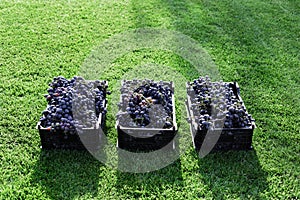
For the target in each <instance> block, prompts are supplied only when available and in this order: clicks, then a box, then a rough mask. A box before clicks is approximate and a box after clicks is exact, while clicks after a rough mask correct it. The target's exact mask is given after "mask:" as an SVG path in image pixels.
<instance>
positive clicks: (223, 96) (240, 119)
mask: <svg viewBox="0 0 300 200" xmlns="http://www.w3.org/2000/svg"><path fill="white" fill-rule="evenodd" d="M189 85H190V87H191V88H192V91H193V92H190V93H189V95H190V96H191V97H192V98H191V101H192V109H193V112H194V113H196V114H199V117H198V118H197V119H196V120H197V122H198V123H199V126H200V128H201V129H205V130H207V129H212V128H223V127H225V128H244V127H250V126H251V125H252V123H251V122H252V121H253V119H252V117H251V115H249V114H248V113H247V111H246V108H245V106H244V104H243V102H242V100H241V99H240V98H239V96H238V94H237V88H235V85H234V84H233V83H224V82H223V81H219V82H212V81H211V80H210V78H209V77H208V76H206V77H199V78H198V79H195V80H194V81H193V82H191V83H189Z"/></svg>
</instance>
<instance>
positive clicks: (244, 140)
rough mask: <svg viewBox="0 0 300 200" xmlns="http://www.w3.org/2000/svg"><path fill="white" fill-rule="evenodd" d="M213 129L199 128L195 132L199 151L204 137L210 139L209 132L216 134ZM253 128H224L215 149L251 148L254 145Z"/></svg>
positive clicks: (196, 146)
mask: <svg viewBox="0 0 300 200" xmlns="http://www.w3.org/2000/svg"><path fill="white" fill-rule="evenodd" d="M215 133H216V132H214V131H211V132H209V133H207V131H204V130H198V131H197V132H196V133H195V137H194V144H195V148H196V150H197V151H199V150H200V148H201V146H202V144H203V141H204V138H206V140H209V138H210V136H209V134H215ZM252 136H253V128H251V129H250V128H249V129H246V128H245V129H235V130H222V132H221V135H220V137H219V139H218V142H217V143H216V144H215V146H214V148H213V151H222V150H251V149H252V146H251V143H252Z"/></svg>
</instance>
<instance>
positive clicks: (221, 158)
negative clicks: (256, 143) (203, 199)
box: [195, 150, 268, 199]
mask: <svg viewBox="0 0 300 200" xmlns="http://www.w3.org/2000/svg"><path fill="white" fill-rule="evenodd" d="M195 156H196V154H195ZM198 165H199V168H200V173H201V174H202V176H203V181H204V184H206V185H207V186H208V187H209V188H210V191H211V192H212V194H213V197H214V198H215V199H226V198H227V197H228V196H231V197H235V198H241V199H249V198H254V199H257V198H259V197H260V194H261V193H263V191H264V190H266V189H267V188H268V184H267V181H266V177H267V174H266V172H265V171H263V170H262V168H261V165H260V163H259V160H258V157H257V155H256V152H255V151H254V150H253V151H240V152H226V153H224V152H217V153H211V154H209V155H208V156H206V157H205V158H203V159H199V160H198Z"/></svg>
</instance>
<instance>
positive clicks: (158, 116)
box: [116, 80, 177, 152]
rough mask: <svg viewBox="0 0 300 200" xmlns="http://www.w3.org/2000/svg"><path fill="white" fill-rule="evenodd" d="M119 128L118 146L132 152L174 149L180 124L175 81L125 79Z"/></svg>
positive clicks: (117, 124) (117, 123) (117, 125)
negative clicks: (178, 121) (177, 121)
mask: <svg viewBox="0 0 300 200" xmlns="http://www.w3.org/2000/svg"><path fill="white" fill-rule="evenodd" d="M116 128H117V132H118V147H119V148H122V149H126V150H128V151H133V152H137V151H141V152H146V151H154V150H158V149H161V148H164V147H166V148H171V149H174V148H175V141H174V140H173V139H174V137H175V134H176V133H177V124H176V117H175V100H174V85H173V82H163V81H158V82H155V81H153V80H124V81H122V87H121V97H120V103H119V112H118V114H117V122H116Z"/></svg>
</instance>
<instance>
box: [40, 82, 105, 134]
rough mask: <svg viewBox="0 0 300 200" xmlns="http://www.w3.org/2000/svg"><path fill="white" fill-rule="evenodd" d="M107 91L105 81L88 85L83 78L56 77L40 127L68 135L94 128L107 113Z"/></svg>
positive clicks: (50, 86) (49, 91)
mask: <svg viewBox="0 0 300 200" xmlns="http://www.w3.org/2000/svg"><path fill="white" fill-rule="evenodd" d="M106 89H107V83H106V81H94V82H88V83H86V81H85V80H84V79H83V78H82V77H73V78H72V79H70V80H67V79H66V78H64V77H62V76H58V77H55V78H54V79H53V81H52V82H51V83H50V84H49V89H48V90H47V91H48V94H46V95H45V98H46V99H47V102H48V106H47V108H46V110H44V111H43V113H42V114H43V116H42V117H41V118H40V122H41V126H42V127H45V128H48V129H49V130H51V131H52V132H57V131H62V132H64V133H65V134H67V133H70V134H75V133H76V132H78V131H79V130H82V128H90V127H93V126H94V125H95V124H96V122H97V118H98V117H99V114H100V113H106V108H105V98H106V94H108V93H109V92H108V91H106ZM74 111H75V112H74ZM75 119H76V120H75Z"/></svg>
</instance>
